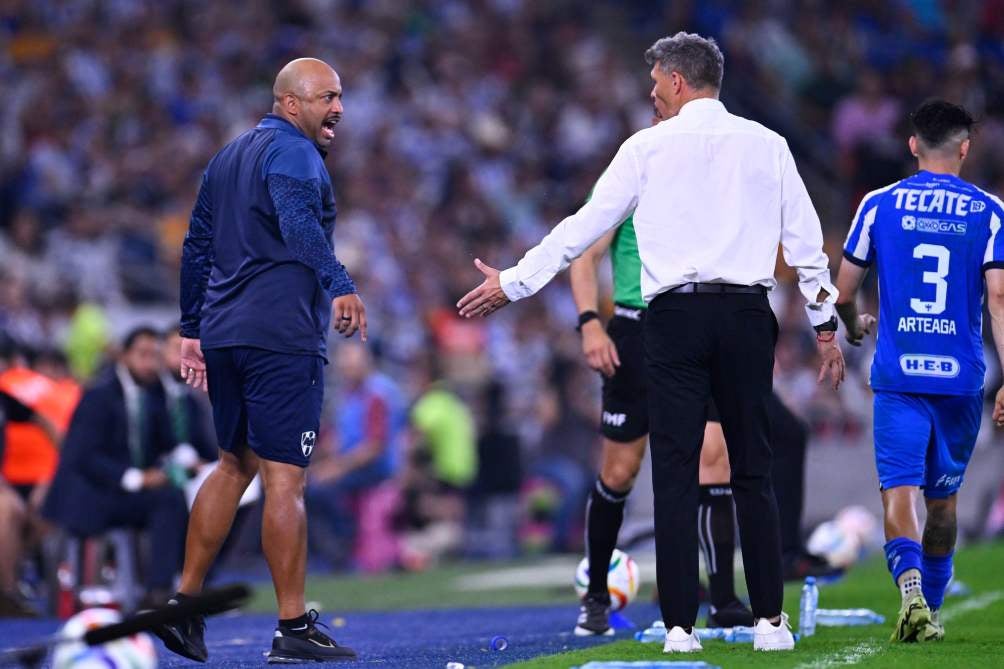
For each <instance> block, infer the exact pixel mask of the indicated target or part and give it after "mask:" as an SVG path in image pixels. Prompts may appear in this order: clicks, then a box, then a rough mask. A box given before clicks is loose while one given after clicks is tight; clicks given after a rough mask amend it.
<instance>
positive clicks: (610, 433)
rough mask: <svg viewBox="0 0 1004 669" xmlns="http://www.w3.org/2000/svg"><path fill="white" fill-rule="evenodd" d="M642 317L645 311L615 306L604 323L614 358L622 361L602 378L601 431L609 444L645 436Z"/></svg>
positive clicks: (645, 402) (645, 410)
mask: <svg viewBox="0 0 1004 669" xmlns="http://www.w3.org/2000/svg"><path fill="white" fill-rule="evenodd" d="M644 318H645V310H644V309H630V308H628V307H623V306H620V305H618V306H617V308H616V311H615V312H614V317H613V318H612V319H610V323H608V324H607V334H608V335H610V339H611V340H613V342H614V346H616V347H617V357H618V358H620V361H621V364H620V367H618V368H617V371H615V372H614V375H613V376H612V377H609V378H608V377H606V376H604V377H603V414H602V418H601V427H600V431H601V432H602V433H603V436H604V437H606V438H607V439H610V440H611V441H619V442H629V441H634V440H636V439H639V438H641V437H644V436H645V435H646V434H648V390H647V388H646V381H645V377H646V373H645V342H644V339H643V337H642V323H643V321H644Z"/></svg>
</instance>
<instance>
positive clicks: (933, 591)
mask: <svg viewBox="0 0 1004 669" xmlns="http://www.w3.org/2000/svg"><path fill="white" fill-rule="evenodd" d="M953 555H954V553H949V554H948V555H928V554H927V553H924V558H923V565H924V569H923V573H924V583H923V590H924V599H926V600H927V605H928V606H930V607H931V609H932V610H934V611H937V610H938V609H940V608H941V604H942V602H944V601H945V589H946V588H947V587H948V582H949V581H950V580H952V557H953Z"/></svg>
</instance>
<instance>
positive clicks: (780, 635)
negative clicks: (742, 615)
mask: <svg viewBox="0 0 1004 669" xmlns="http://www.w3.org/2000/svg"><path fill="white" fill-rule="evenodd" d="M794 648H795V637H793V636H791V625H789V624H788V614H787V613H784V612H783V611H782V612H781V622H780V623H778V624H777V627H775V626H774V625H773V624H771V622H770V621H769V620H768V619H767V618H760V619H759V620H758V621H757V623H756V627H754V628H753V650H792V649H794Z"/></svg>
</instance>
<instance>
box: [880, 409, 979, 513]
mask: <svg viewBox="0 0 1004 669" xmlns="http://www.w3.org/2000/svg"><path fill="white" fill-rule="evenodd" d="M982 415H983V393H982V392H979V393H976V394H974V395H920V394H911V393H897V392H886V391H876V392H875V417H874V420H875V464H876V465H877V467H878V477H879V483H881V485H882V489H883V490H888V489H889V488H895V487H897V486H905V485H915V486H920V487H922V488H923V489H924V496H925V497H933V498H938V499H943V498H945V497H950V496H951V495H954V494H955V493H957V492H958V491H959V488H960V487H961V486H962V477H963V475H964V474H965V472H966V465H968V464H969V458H970V456H971V455H972V454H973V446H975V445H976V435H977V434H978V433H979V431H980V419H981V418H982Z"/></svg>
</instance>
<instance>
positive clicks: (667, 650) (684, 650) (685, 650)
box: [662, 646, 704, 654]
mask: <svg viewBox="0 0 1004 669" xmlns="http://www.w3.org/2000/svg"><path fill="white" fill-rule="evenodd" d="M702 650H704V648H703V647H701V646H698V647H697V648H673V647H672V646H670V647H668V648H667V647H666V646H663V647H662V652H663V653H667V654H672V653H699V652H701V651H702Z"/></svg>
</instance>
